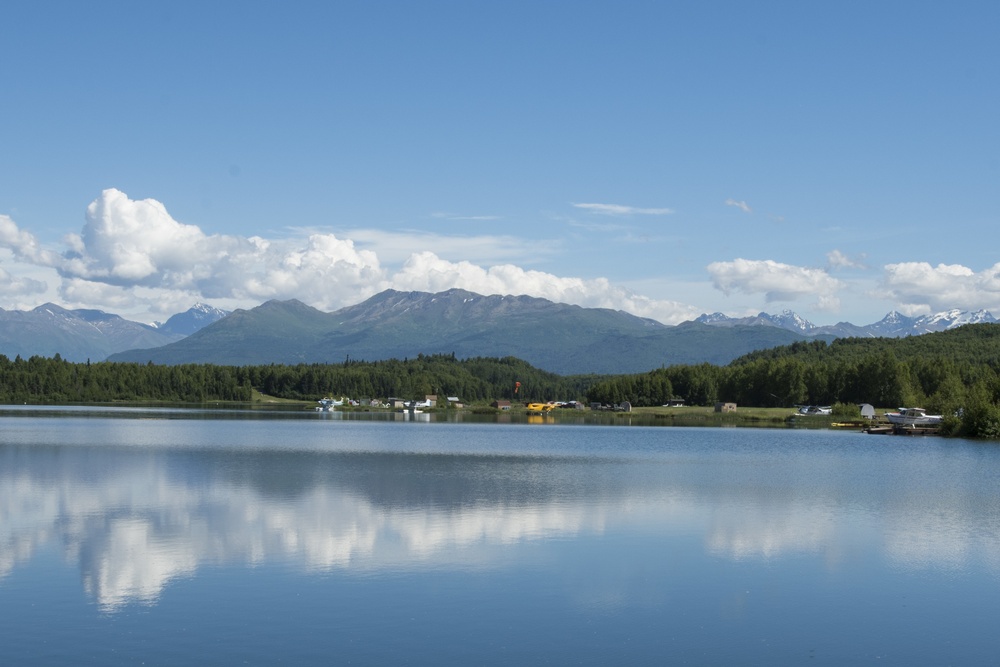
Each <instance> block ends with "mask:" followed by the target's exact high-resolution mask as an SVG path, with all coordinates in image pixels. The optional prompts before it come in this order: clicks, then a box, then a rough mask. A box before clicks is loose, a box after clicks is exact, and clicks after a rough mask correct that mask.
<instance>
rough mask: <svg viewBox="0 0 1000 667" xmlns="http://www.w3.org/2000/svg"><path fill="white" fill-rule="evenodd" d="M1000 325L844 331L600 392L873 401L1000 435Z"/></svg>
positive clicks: (633, 379) (633, 378)
mask: <svg viewBox="0 0 1000 667" xmlns="http://www.w3.org/2000/svg"><path fill="white" fill-rule="evenodd" d="M998 371H1000V326H998V325H996V324H977V325H968V326H964V327H960V328H957V329H954V330H950V331H944V332H940V333H933V334H927V335H924V336H919V337H911V338H903V339H887V338H875V339H871V338H868V339H863V338H844V339H837V340H835V341H833V342H832V343H825V342H823V341H811V342H800V343H794V344H792V345H788V346H784V347H779V348H774V349H771V350H764V351H759V352H754V353H752V354H748V355H746V356H743V357H741V358H739V359H737V360H736V361H734V362H732V363H731V364H729V365H728V366H713V365H710V364H700V365H695V366H671V367H670V368H664V369H659V370H656V371H652V372H650V373H643V374H640V375H626V376H617V377H614V378H608V379H606V380H603V381H599V382H596V383H595V384H594V385H593V386H592V387H591V388H590V390H589V391H588V396H589V397H590V400H594V401H601V402H605V403H618V402H621V401H623V400H627V401H630V402H631V403H632V404H633V405H640V406H641V405H660V404H663V403H665V402H666V401H667V400H668V399H669V398H672V397H679V398H683V399H684V400H685V401H686V402H687V403H688V404H694V405H710V404H712V403H714V402H716V401H732V402H736V403H738V404H740V405H752V406H756V407H789V406H793V405H797V404H818V405H833V404H837V403H841V404H858V403H871V404H873V405H875V406H879V407H897V406H913V405H919V406H921V407H925V408H927V409H928V410H930V411H931V412H935V413H940V414H943V415H948V416H954V415H958V416H960V417H961V419H957V418H956V419H955V420H954V422H955V423H954V424H953V425H952V426H953V428H954V429H955V430H956V432H958V431H961V432H963V433H966V434H974V435H988V436H990V437H994V436H1000V408H998V405H1000V374H998Z"/></svg>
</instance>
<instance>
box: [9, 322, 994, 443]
mask: <svg viewBox="0 0 1000 667" xmlns="http://www.w3.org/2000/svg"><path fill="white" fill-rule="evenodd" d="M517 383H520V387H519V389H518V390H517V393H516V394H515V387H517V386H518V384H517ZM254 391H258V392H261V393H263V394H266V395H269V396H274V397H278V398H288V399H303V400H316V399H317V398H319V397H321V396H349V397H352V398H358V399H362V398H378V399H385V398H388V397H399V398H405V399H411V398H423V397H424V396H426V395H428V394H437V395H439V396H457V397H459V398H460V399H461V400H462V401H465V402H466V403H487V402H490V401H492V400H495V399H512V400H514V401H525V402H526V401H547V400H554V399H556V400H584V401H588V402H599V403H604V404H617V403H621V402H623V401H629V402H630V403H631V404H632V405H635V406H656V405H662V404H664V403H666V402H667V401H668V400H670V399H675V398H680V399H683V400H684V401H685V402H686V403H687V404H688V405H712V404H714V403H715V402H717V401H731V402H735V403H737V404H740V405H745V406H755V407H790V406H793V405H797V404H814V405H840V406H855V405H856V404H859V403H871V404H872V405H875V406H877V407H882V408H884V407H897V406H913V405H919V406H921V407H924V408H926V409H928V410H929V411H931V412H936V413H940V414H943V415H946V416H947V419H946V420H945V421H946V423H945V430H946V431H947V432H950V433H953V434H960V435H969V436H979V437H1000V325H996V324H975V325H966V326H963V327H959V328H957V329H954V330H951V331H945V332H941V333H935V334H927V335H923V336H914V337H910V338H904V339H893V338H867V339H866V338H843V339H837V340H835V341H833V342H832V343H826V342H824V341H821V340H816V341H811V342H799V343H794V344H792V345H788V346H784V347H778V348H774V349H769V350H763V351H759V352H754V353H752V354H748V355H746V356H744V357H741V358H739V359H737V360H735V361H733V362H732V363H730V364H729V365H728V366H715V365H712V364H698V365H678V366H670V367H667V368H660V369H657V370H653V371H650V372H648V373H640V374H636V375H619V376H565V377H564V376H559V375H555V374H553V373H548V372H545V371H542V370H539V369H537V368H534V367H533V366H531V365H530V364H528V363H527V362H525V361H522V360H520V359H517V358H514V357H504V358H482V357H480V358H472V359H456V358H455V356H454V355H419V356H418V357H417V358H415V359H404V360H388V361H372V362H365V361H354V360H350V359H348V360H345V361H344V362H343V363H339V364H299V365H278V364H271V365H266V366H215V365H211V364H188V365H178V366H162V365H154V364H151V363H150V364H134V363H112V362H101V363H94V364H91V363H85V364H80V363H70V362H67V361H65V360H63V359H61V358H60V357H59V355H56V356H55V357H54V358H51V359H49V358H44V357H31V358H30V359H27V360H25V359H21V358H20V357H18V358H16V359H14V360H13V361H12V360H10V359H8V358H6V357H4V356H2V355H0V402H5V403H22V402H109V401H170V402H174V401H176V402H205V401H249V400H251V399H252V397H253V393H254Z"/></svg>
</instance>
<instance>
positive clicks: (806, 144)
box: [0, 1, 1000, 324]
mask: <svg viewBox="0 0 1000 667" xmlns="http://www.w3.org/2000/svg"><path fill="white" fill-rule="evenodd" d="M997 25H1000V3H996V2H957V3H954V2H953V3H944V2H935V3H930V2H892V1H886V2H875V3H872V2H864V3H863V2H844V3H810V2H757V3H748V2H710V1H708V2H613V3H612V2H589V3H579V2H530V3H528V2H525V3H521V2H506V3H476V2H423V3H409V2H365V3H337V2H316V3H311V2H298V3H280V4H279V3H276V2H267V3H265V2H240V3H227V2H217V3H190V2H171V3H157V4H155V5H154V4H153V3H129V2H100V1H98V2H93V3H77V2H48V3H46V2H41V3H28V2H9V3H4V4H3V5H2V6H0V26H3V27H2V28H0V34H2V36H3V39H2V42H0V44H2V47H0V48H2V52H3V55H2V57H0V91H2V95H3V102H2V105H0V109H2V112H0V113H2V116H0V118H2V122H0V307H3V308H7V309H24V308H32V307H35V306H37V305H39V304H41V303H44V302H45V301H54V302H56V303H59V304H60V305H64V306H67V307H71V308H72V307H87V308H99V309H102V310H106V311H109V312H115V313H119V314H122V315H125V316H128V317H132V318H134V319H139V320H143V321H154V320H163V319H165V318H166V317H167V316H169V315H170V314H172V313H174V312H179V311H181V310H184V309H186V308H188V307H190V306H191V305H193V304H194V303H195V302H199V301H200V302H207V303H211V304H214V305H217V306H219V307H223V308H227V309H232V308H236V307H252V306H255V305H257V304H259V303H261V302H263V301H265V300H267V299H270V298H279V299H286V298H297V299H300V300H302V301H304V302H306V303H309V304H310V305H313V306H315V307H318V308H320V309H322V310H334V309H336V308H339V307H342V306H345V305H351V304H354V303H358V302H360V301H361V300H363V299H365V298H367V297H369V296H371V295H372V294H375V293H377V292H379V291H381V290H383V289H387V288H393V289H401V290H424V291H439V290H442V289H448V288H450V287H462V288H465V289H469V290H472V291H475V292H481V293H490V294H492V293H506V294H522V293H523V294H532V295H535V296H542V297H546V298H550V299H553V300H556V301H563V302H568V303H578V304H580V305H585V306H600V307H610V308H616V309H622V310H626V311H629V312H633V313H636V314H638V315H643V316H648V317H653V318H655V319H658V320H660V321H663V322H666V323H676V322H680V321H683V320H685V319H690V318H692V317H694V316H697V315H698V314H700V313H704V312H715V311H721V312H724V313H727V314H730V315H745V314H749V313H756V312H759V311H762V310H763V311H767V312H772V313H774V312H780V311H781V310H784V309H791V310H794V311H795V312H797V313H799V314H801V315H803V316H804V317H806V318H807V319H809V320H811V321H813V322H815V323H816V324H832V323H834V322H837V321H842V320H848V321H852V322H854V323H856V324H867V323H871V322H874V321H876V320H878V319H880V318H881V317H882V316H883V315H885V314H886V313H887V312H888V311H890V310H892V309H897V310H900V311H901V312H904V313H907V314H921V313H928V312H938V311H941V310H945V309H949V308H960V309H963V310H975V309H979V308H985V309H989V310H993V311H994V314H995V315H998V316H1000V256H998V255H1000V252H998V250H997V248H996V244H995V243H994V241H995V239H996V238H997V233H996V231H995V229H996V224H997V222H998V221H1000V214H998V206H997V199H998V197H997V195H998V194H1000V122H998V120H997V119H1000V40H998V39H997V38H996V26H997Z"/></svg>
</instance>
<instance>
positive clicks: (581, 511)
mask: <svg viewBox="0 0 1000 667" xmlns="http://www.w3.org/2000/svg"><path fill="white" fill-rule="evenodd" d="M397 428H398V429H402V430H403V431H406V433H407V437H408V438H413V437H414V433H415V432H420V433H423V434H426V438H427V439H428V441H435V442H439V443H440V441H441V439H442V438H452V439H454V440H456V441H461V440H462V439H463V438H468V432H467V431H461V430H460V427H449V426H438V427H428V428H427V429H424V428H419V429H409V428H406V429H403V428H402V427H397ZM496 428H503V427H494V429H496ZM435 429H436V430H435ZM512 431H513V432H514V434H515V435H516V436H517V437H518V438H524V437H528V436H527V434H531V436H530V437H532V438H543V439H541V440H537V441H535V444H532V445H530V447H528V449H529V450H530V449H531V448H534V450H532V451H533V453H532V452H528V453H513V454H509V453H508V454H504V453H487V454H485V455H473V454H470V453H467V452H463V451H453V452H449V451H433V448H431V451H426V452H411V453H400V452H388V451H364V450H362V451H316V450H305V451H301V450H295V449H292V450H287V451H283V450H281V449H250V450H247V451H244V450H240V449H234V448H224V449H219V448H211V447H173V448H169V447H162V446H153V447H145V446H144V447H137V446H129V447H121V446H100V445H97V444H84V445H73V446H64V445H58V446H57V445H51V444H38V443H32V444H9V445H0V577H3V576H6V575H8V574H9V573H10V572H12V571H13V570H14V569H15V568H16V567H18V566H19V565H20V564H24V563H27V562H29V561H30V560H31V559H32V558H33V557H34V556H35V554H37V553H39V552H40V551H42V550H43V549H46V548H50V549H51V548H52V547H57V548H59V549H60V550H61V551H62V553H63V554H64V556H65V558H66V559H68V560H69V562H72V563H74V564H77V565H78V567H79V569H80V575H81V577H82V582H83V586H84V588H85V590H86V591H87V592H88V594H89V595H91V596H93V598H94V599H95V600H96V601H97V603H98V604H99V605H100V606H101V607H102V608H104V609H106V610H114V609H117V608H119V607H120V606H121V605H123V604H126V603H129V602H145V603H153V602H155V601H156V600H157V598H158V597H159V596H160V594H161V592H162V591H163V589H164V587H165V586H167V584H168V583H169V582H170V581H172V580H175V579H177V578H179V577H186V576H191V575H192V574H193V573H195V572H196V571H197V570H198V569H199V568H201V567H204V566H206V565H214V564H244V565H247V566H258V565H262V564H265V563H289V564H292V565H294V566H295V567H297V568H301V569H305V570H308V571H329V570H333V569H340V570H346V571H352V572H372V571H382V570H391V569H412V568H443V567H447V568H455V567H460V568H495V567H502V566H503V565H504V562H505V560H504V559H505V558H506V557H507V554H506V552H505V550H504V548H505V547H508V546H510V545H518V544H523V543H526V542H530V541H540V540H552V539H560V540H572V539H582V538H584V537H586V536H603V535H606V534H609V533H612V532H613V533H616V534H618V535H622V534H625V535H646V536H657V537H667V538H669V537H671V536H673V537H677V536H691V537H694V538H695V539H696V540H698V541H699V542H700V543H701V545H702V551H703V553H704V554H707V555H709V556H711V557H715V558H725V559H729V560H732V561H742V560H748V559H754V560H769V559H777V558H782V557H787V556H789V555H792V554H815V555H818V556H819V557H820V558H821V559H822V560H823V561H824V562H826V563H827V564H828V566H830V567H837V566H838V564H840V563H842V562H844V561H845V560H850V559H852V558H858V557H861V556H859V554H863V556H864V557H876V558H884V559H886V560H887V561H889V562H891V563H893V564H894V565H896V566H898V567H903V568H927V567H941V568H962V567H966V566H968V564H969V563H970V562H975V563H977V564H980V565H983V566H985V567H987V568H989V569H991V570H994V571H996V570H998V569H1000V562H998V554H1000V525H998V521H1000V519H998V517H1000V511H998V510H1000V506H998V501H997V500H996V498H995V497H994V495H993V494H992V492H991V488H992V487H991V481H990V480H991V479H992V473H991V472H990V470H991V469H995V464H994V463H993V459H992V458H991V459H990V465H989V466H986V467H985V468H984V467H983V466H981V465H977V461H975V460H974V459H973V460H968V459H962V458H960V457H955V456H951V457H949V456H947V455H944V458H943V459H939V458H937V457H939V456H941V455H940V454H935V455H934V456H935V459H934V462H933V465H934V466H935V468H934V470H933V471H931V470H929V469H928V467H927V466H928V461H927V460H926V458H925V457H926V456H927V455H928V454H926V453H925V454H923V455H921V454H920V453H918V452H915V453H913V455H912V456H907V457H888V458H886V457H884V456H882V455H875V454H871V455H870V456H871V457H872V458H870V459H869V460H866V459H865V456H864V455H862V456H861V458H860V459H857V458H856V457H857V456H858V455H857V454H854V453H852V454H846V453H845V452H844V451H825V450H815V449H812V448H810V447H802V446H801V445H797V446H796V447H797V448H792V446H791V445H790V444H789V445H788V446H786V447H785V448H777V447H769V448H767V449H765V450H760V451H747V450H746V449H745V447H746V445H745V443H743V444H742V445H740V437H741V436H739V435H736V436H735V438H736V439H734V440H733V441H732V442H731V443H729V444H725V441H723V444H721V445H720V444H718V443H719V442H720V441H719V440H718V439H719V438H720V437H723V438H724V437H725V436H720V435H718V432H715V433H714V434H709V435H711V437H713V438H715V441H714V442H715V443H716V444H715V446H711V445H709V446H706V445H704V444H701V445H699V444H697V443H694V444H692V443H688V444H684V443H683V442H682V443H681V445H676V444H675V445H674V446H673V447H672V448H668V449H666V450H653V449H650V447H651V445H650V444H649V443H652V442H655V441H654V440H649V441H648V442H647V441H646V439H651V438H655V437H658V435H650V434H649V433H647V432H645V431H637V430H635V429H628V430H627V432H629V433H631V434H633V435H632V437H633V438H635V439H636V440H635V441H634V442H632V443H631V444H628V445H626V444H623V445H621V449H620V450H619V452H618V454H616V455H609V456H604V457H588V456H582V455H581V456H576V455H568V454H566V453H565V451H564V450H565V449H571V448H572V446H573V444H572V443H575V442H577V441H579V440H580V438H584V437H590V433H591V430H590V429H576V431H575V432H574V431H573V430H572V429H557V428H556V429H528V428H526V427H520V430H519V431H518V430H517V429H516V428H515V429H508V430H507V431H506V434H507V435H510V433H511V432H512ZM607 432H608V431H607V430H605V431H604V433H605V434H606V433H607ZM623 432H626V431H623ZM659 432H662V430H661V431H659ZM659 432H658V433H659ZM538 434H543V435H538ZM241 437H244V438H249V436H247V435H244V436H241ZM604 437H606V435H605V436H604ZM698 437H706V436H702V435H699V436H698ZM745 437H746V436H742V438H743V439H744V440H745ZM781 437H783V438H792V437H796V438H806V439H808V438H811V437H815V436H811V435H801V434H799V435H794V434H793V435H788V436H781ZM9 439H14V440H16V438H9ZM560 443H561V444H560ZM789 443H791V441H790V440H789ZM438 447H439V449H440V448H442V447H443V446H440V445H439V446H438ZM560 447H562V448H563V450H560ZM584 447H586V443H585V444H584ZM591 447H592V448H594V447H596V445H591ZM628 447H632V448H633V449H628ZM741 447H742V448H741ZM552 449H555V450H556V452H557V453H554V454H552V453H545V452H548V451H550V450H552ZM560 452H562V453H560ZM630 452H631V453H630ZM922 457H924V460H921V458H922ZM949 461H950V462H951V467H949V465H948V462H949ZM873 462H877V463H878V465H871V464H872V463H873ZM979 463H981V462H979ZM870 551H874V555H873V554H872V553H869V552H870Z"/></svg>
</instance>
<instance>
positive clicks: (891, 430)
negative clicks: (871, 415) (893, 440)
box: [864, 424, 940, 435]
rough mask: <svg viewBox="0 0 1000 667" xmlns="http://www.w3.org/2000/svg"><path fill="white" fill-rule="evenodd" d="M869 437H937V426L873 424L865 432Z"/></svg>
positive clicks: (938, 430) (938, 429)
mask: <svg viewBox="0 0 1000 667" xmlns="http://www.w3.org/2000/svg"><path fill="white" fill-rule="evenodd" d="M864 432H865V433H868V434H869V435H937V434H938V433H939V432H940V428H939V427H937V426H902V425H899V424H872V425H871V426H869V427H868V428H866V429H865V430H864Z"/></svg>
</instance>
